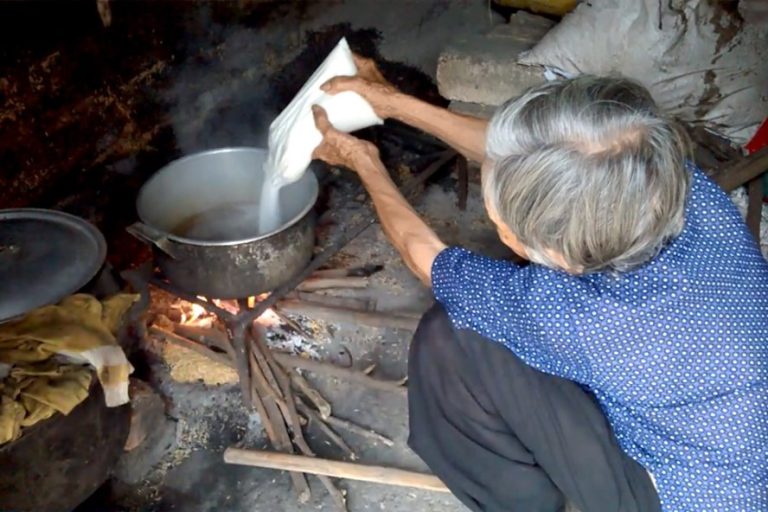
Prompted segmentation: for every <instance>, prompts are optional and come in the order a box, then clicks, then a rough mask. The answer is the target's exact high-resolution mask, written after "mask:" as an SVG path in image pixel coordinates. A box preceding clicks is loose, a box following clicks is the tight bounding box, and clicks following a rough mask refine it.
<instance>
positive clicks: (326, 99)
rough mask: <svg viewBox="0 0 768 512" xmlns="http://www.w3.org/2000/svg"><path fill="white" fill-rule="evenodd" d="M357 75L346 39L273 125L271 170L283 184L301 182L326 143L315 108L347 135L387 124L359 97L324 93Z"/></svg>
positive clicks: (350, 93) (271, 130)
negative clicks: (326, 85)
mask: <svg viewBox="0 0 768 512" xmlns="http://www.w3.org/2000/svg"><path fill="white" fill-rule="evenodd" d="M356 74H357V67H356V66H355V61H354V60H353V58H352V52H351V50H350V49H349V45H348V44H347V40H346V39H343V38H342V40H341V41H339V44H338V45H336V48H334V49H333V51H332V52H331V53H330V54H328V57H326V59H325V60H324V61H323V63H322V64H321V65H320V67H318V68H317V70H316V71H315V72H314V73H313V74H312V76H311V77H310V78H309V80H307V82H306V83H305V84H304V86H303V87H302V88H301V90H300V91H299V92H298V94H297V95H296V97H294V98H293V100H291V103H289V104H288V106H287V107H286V108H285V110H283V111H282V112H281V113H280V115H279V116H277V118H276V119H275V120H274V121H273V122H272V124H271V125H270V127H269V155H270V156H269V161H268V162H267V168H270V167H271V168H272V169H273V170H274V171H275V172H276V177H277V178H278V179H281V181H282V182H283V183H292V182H294V181H296V180H298V179H299V178H301V176H302V175H303V174H304V171H305V170H306V169H307V167H308V166H309V163H310V162H311V161H312V152H313V151H314V150H315V148H316V147H317V146H319V145H320V142H321V141H322V139H323V138H322V135H321V134H320V132H319V131H318V130H317V128H316V127H315V121H314V118H313V117H312V105H320V106H321V107H323V108H324V109H325V110H326V112H327V113H328V120H329V121H330V122H331V124H332V125H333V126H334V127H335V128H336V129H337V130H340V131H343V132H352V131H355V130H360V129H362V128H366V127H368V126H373V125H376V124H382V123H383V122H384V121H382V119H381V118H379V116H377V115H376V113H375V112H374V111H373V108H371V106H370V105H369V104H368V102H367V101H365V100H364V99H363V98H362V96H360V95H359V94H357V93H354V92H342V93H339V94H335V95H329V94H326V93H324V92H323V91H322V90H320V86H321V85H323V84H324V83H325V82H327V81H328V80H329V79H331V78H333V77H334V76H354V75H356Z"/></svg>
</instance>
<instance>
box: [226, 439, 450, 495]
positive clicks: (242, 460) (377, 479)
mask: <svg viewBox="0 0 768 512" xmlns="http://www.w3.org/2000/svg"><path fill="white" fill-rule="evenodd" d="M224 462H226V463H227V464H240V465H243V466H254V467H260V468H270V469H279V470H289V471H301V472H302V473H311V474H315V475H326V476H331V477H336V478H347V479H350V480H360V481H362V482H373V483H378V484H388V485H399V486H403V487H413V488H416V489H426V490H430V491H438V492H449V491H448V488H447V487H446V486H445V484H444V483H443V482H441V481H440V479H439V478H437V477H436V476H434V475H428V474H424V473H416V472H413V471H405V470H402V469H395V468H387V467H383V466H369V465H365V464H357V463H353V462H339V461H334V460H328V459H320V458H316V457H302V456H297V455H288V454H285V453H275V452H267V451H261V450H242V449H239V448H227V449H226V451H225V452H224Z"/></svg>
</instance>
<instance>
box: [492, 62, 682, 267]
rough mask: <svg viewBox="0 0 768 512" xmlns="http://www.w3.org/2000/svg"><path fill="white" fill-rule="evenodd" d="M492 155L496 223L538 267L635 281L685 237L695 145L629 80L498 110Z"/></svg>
mask: <svg viewBox="0 0 768 512" xmlns="http://www.w3.org/2000/svg"><path fill="white" fill-rule="evenodd" d="M486 150H487V160H486V162H485V163H484V166H483V168H484V169H483V181H484V186H483V189H484V196H485V200H486V204H487V206H488V209H489V213H490V214H491V218H492V219H493V220H494V222H496V224H497V225H498V226H499V230H500V233H501V234H502V238H505V236H504V235H505V233H506V238H507V239H511V242H512V244H511V245H514V239H515V238H516V239H517V240H518V241H519V242H520V243H521V244H522V245H523V246H524V252H525V253H527V257H528V258H529V259H530V260H531V261H535V262H537V263H540V264H543V265H547V266H550V267H557V268H565V269H568V270H570V271H572V272H579V273H580V272H585V273H586V272H594V271H600V270H615V271H620V272H621V271H626V270H629V269H631V268H633V267H636V266H638V265H640V264H642V263H644V262H646V261H648V260H649V259H651V258H653V257H654V256H655V255H656V254H657V253H658V251H659V250H660V249H661V248H662V247H663V246H664V244H665V243H666V242H667V241H668V240H670V239H671V238H674V237H675V236H677V235H678V234H679V233H680V231H681V230H682V228H683V222H684V218H683V217H684V215H683V213H684V207H685V198H686V195H687V191H688V187H689V181H690V177H689V174H688V172H687V171H686V169H685V157H686V153H687V139H686V136H685V134H684V132H683V131H682V130H681V129H680V128H679V127H678V126H677V125H676V124H675V123H674V122H672V121H671V120H670V119H668V118H666V117H665V116H664V115H663V114H662V113H661V112H660V111H659V109H658V108H657V107H656V104H655V103H654V102H653V99H652V98H651V96H650V94H649V93H648V91H646V90H645V89H644V88H643V87H642V86H641V85H638V84H636V83H634V82H631V81H629V80H625V79H620V78H598V77H592V76H583V77H579V78H575V79H572V80H564V81H559V82H552V83H548V84H545V85H542V86H540V87H536V88H534V89H532V90H530V91H528V92H527V93H525V94H524V95H522V96H521V97H519V98H517V99H514V100H511V101H509V102H507V103H506V104H504V105H502V106H501V107H500V108H499V109H498V110H497V112H496V113H495V114H494V116H493V118H492V119H491V122H490V125H489V128H488V135H487V146H486ZM507 230H508V231H509V233H507ZM513 249H516V248H515V247H513Z"/></svg>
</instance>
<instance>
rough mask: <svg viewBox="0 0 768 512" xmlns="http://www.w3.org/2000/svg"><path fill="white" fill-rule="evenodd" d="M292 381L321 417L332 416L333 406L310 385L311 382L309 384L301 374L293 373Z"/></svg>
mask: <svg viewBox="0 0 768 512" xmlns="http://www.w3.org/2000/svg"><path fill="white" fill-rule="evenodd" d="M291 381H292V382H293V385H294V386H295V387H296V389H297V390H298V391H299V392H301V394H303V395H304V396H305V397H306V398H307V400H308V401H309V402H310V403H311V404H312V405H313V406H314V407H315V409H317V410H318V411H319V412H320V417H321V418H323V419H325V418H327V417H328V416H330V415H331V411H332V409H331V404H330V403H329V402H328V400H326V399H325V397H323V395H321V394H320V392H319V391H318V390H316V389H315V388H313V387H312V386H310V385H309V382H307V379H305V378H304V377H303V376H302V375H301V374H299V372H297V371H293V372H291Z"/></svg>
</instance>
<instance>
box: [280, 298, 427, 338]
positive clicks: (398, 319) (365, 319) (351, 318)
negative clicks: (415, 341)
mask: <svg viewBox="0 0 768 512" xmlns="http://www.w3.org/2000/svg"><path fill="white" fill-rule="evenodd" d="M279 306H280V309H282V310H283V311H285V312H287V313H293V314H298V315H304V316H308V317H312V318H319V319H322V320H328V321H332V322H344V323H350V324H353V325H360V324H362V325H367V326H370V327H391V328H394V329H404V330H407V331H415V330H416V327H417V326H418V325H419V318H417V317H416V316H409V315H404V314H397V315H395V314H390V313H378V312H375V311H360V310H357V309H349V308H339V307H332V306H325V305H321V304H315V303H312V302H306V301H299V300H283V301H281V302H280V303H279Z"/></svg>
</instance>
